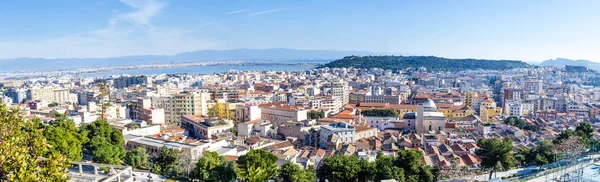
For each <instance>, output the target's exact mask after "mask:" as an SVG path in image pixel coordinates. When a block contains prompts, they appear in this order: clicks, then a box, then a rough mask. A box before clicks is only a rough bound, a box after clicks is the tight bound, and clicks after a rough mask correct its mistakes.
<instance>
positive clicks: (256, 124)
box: [237, 119, 273, 137]
mask: <svg viewBox="0 0 600 182" xmlns="http://www.w3.org/2000/svg"><path fill="white" fill-rule="evenodd" d="M271 127H273V124H272V123H271V121H268V120H262V119H257V120H252V121H248V122H243V123H239V124H237V129H238V136H239V137H249V136H259V137H267V136H271V135H272V134H273V133H271V131H270V130H271Z"/></svg>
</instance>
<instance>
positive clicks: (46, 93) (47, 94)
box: [27, 87, 54, 103]
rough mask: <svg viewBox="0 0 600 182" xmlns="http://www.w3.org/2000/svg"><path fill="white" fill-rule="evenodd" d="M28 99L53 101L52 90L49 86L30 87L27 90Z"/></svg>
mask: <svg viewBox="0 0 600 182" xmlns="http://www.w3.org/2000/svg"><path fill="white" fill-rule="evenodd" d="M27 98H29V100H43V101H46V102H48V103H52V102H54V90H53V89H52V88H50V87H43V88H32V89H29V91H28V92H27Z"/></svg>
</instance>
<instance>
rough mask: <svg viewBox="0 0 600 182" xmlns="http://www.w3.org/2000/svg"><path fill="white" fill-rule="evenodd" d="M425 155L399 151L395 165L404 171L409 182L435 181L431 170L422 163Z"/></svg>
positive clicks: (411, 151)
mask: <svg viewBox="0 0 600 182" xmlns="http://www.w3.org/2000/svg"><path fill="white" fill-rule="evenodd" d="M421 158H423V153H421V152H418V151H415V150H401V151H398V157H397V158H396V160H395V161H394V165H395V166H396V167H398V168H400V169H402V170H404V176H405V177H406V180H407V181H425V182H431V181H433V174H432V173H431V169H429V168H428V167H426V166H425V164H423V162H422V161H421Z"/></svg>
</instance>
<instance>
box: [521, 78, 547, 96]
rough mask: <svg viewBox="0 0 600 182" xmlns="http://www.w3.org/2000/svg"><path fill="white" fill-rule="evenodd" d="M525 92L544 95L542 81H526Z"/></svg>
mask: <svg viewBox="0 0 600 182" xmlns="http://www.w3.org/2000/svg"><path fill="white" fill-rule="evenodd" d="M523 90H525V91H527V92H534V93H536V94H540V93H542V91H543V90H544V89H543V88H542V80H526V81H523Z"/></svg>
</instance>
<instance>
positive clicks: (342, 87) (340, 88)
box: [331, 80, 350, 105]
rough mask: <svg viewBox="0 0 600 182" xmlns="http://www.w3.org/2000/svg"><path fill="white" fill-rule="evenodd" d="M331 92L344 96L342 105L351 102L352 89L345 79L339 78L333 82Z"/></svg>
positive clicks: (336, 95)
mask: <svg viewBox="0 0 600 182" xmlns="http://www.w3.org/2000/svg"><path fill="white" fill-rule="evenodd" d="M331 94H332V95H333V96H334V97H341V98H342V105H344V104H348V102H349V100H350V99H349V96H350V89H349V88H348V82H345V81H344V80H338V81H335V82H332V83H331Z"/></svg>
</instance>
